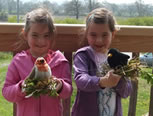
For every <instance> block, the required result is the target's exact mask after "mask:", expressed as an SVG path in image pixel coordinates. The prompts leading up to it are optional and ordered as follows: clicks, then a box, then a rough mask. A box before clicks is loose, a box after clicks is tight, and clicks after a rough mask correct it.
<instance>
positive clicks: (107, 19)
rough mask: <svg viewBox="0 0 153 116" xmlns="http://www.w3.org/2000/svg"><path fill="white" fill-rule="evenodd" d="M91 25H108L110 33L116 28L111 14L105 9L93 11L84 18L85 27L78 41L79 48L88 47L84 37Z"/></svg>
mask: <svg viewBox="0 0 153 116" xmlns="http://www.w3.org/2000/svg"><path fill="white" fill-rule="evenodd" d="M91 23H96V24H108V25H109V29H110V31H111V32H114V31H117V28H116V27H115V24H116V20H115V17H114V16H113V14H112V12H110V11H109V10H107V9H105V8H97V9H94V10H93V11H91V12H90V13H89V14H88V16H87V17H86V27H85V28H84V29H83V31H82V33H81V36H80V37H81V38H82V40H81V41H80V46H81V47H83V46H86V45H88V42H87V38H86V36H87V32H88V29H89V27H90V24H91Z"/></svg>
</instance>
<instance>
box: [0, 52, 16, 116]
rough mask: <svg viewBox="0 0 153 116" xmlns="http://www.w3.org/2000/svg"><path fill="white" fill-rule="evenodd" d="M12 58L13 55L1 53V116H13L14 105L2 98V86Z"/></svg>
mask: <svg viewBox="0 0 153 116" xmlns="http://www.w3.org/2000/svg"><path fill="white" fill-rule="evenodd" d="M11 58H12V54H10V53H7V54H4V53H0V64H1V65H0V115H1V116H13V105H12V103H10V102H8V101H6V100H5V99H4V97H3V96H2V92H1V89H2V86H3V84H4V80H5V75H6V71H7V67H8V64H9V63H10V60H11Z"/></svg>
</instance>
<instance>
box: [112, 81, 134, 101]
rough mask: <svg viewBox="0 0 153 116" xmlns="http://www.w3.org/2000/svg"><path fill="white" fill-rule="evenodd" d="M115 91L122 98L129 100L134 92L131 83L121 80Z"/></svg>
mask: <svg viewBox="0 0 153 116" xmlns="http://www.w3.org/2000/svg"><path fill="white" fill-rule="evenodd" d="M115 90H116V92H117V93H118V94H119V95H120V96H121V97H122V98H127V97H128V96H129V95H130V93H131V91H132V84H131V81H130V80H125V79H124V78H121V79H120V81H119V83H118V85H117V86H116V87H115Z"/></svg>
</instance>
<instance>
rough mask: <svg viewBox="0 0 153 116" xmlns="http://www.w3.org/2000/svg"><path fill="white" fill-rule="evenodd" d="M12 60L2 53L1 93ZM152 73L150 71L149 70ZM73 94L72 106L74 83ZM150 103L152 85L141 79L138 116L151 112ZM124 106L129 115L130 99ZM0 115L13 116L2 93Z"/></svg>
mask: <svg viewBox="0 0 153 116" xmlns="http://www.w3.org/2000/svg"><path fill="white" fill-rule="evenodd" d="M11 58H12V54H10V53H9V54H8V53H7V54H4V53H0V64H1V65H0V91H1V89H2V86H3V84H4V80H5V75H6V72H7V67H8V64H9V63H10V61H11ZM147 70H149V71H151V70H150V69H147ZM73 89H74V91H73V94H72V97H71V106H72V104H73V103H74V99H75V96H76V86H75V83H74V82H73ZM149 101H150V85H148V84H147V82H146V80H143V79H139V88H138V98H137V110H136V116H142V115H143V114H145V113H147V112H148V111H149ZM122 105H123V116H127V115H128V107H129V98H127V99H122ZM0 115H1V116H12V115H13V105H12V103H9V102H8V101H6V100H5V99H4V98H3V96H2V93H1V92H0Z"/></svg>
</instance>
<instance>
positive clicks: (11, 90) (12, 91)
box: [2, 62, 24, 102]
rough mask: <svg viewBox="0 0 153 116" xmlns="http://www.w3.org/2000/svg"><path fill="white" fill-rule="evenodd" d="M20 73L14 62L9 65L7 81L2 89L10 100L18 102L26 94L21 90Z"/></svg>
mask: <svg viewBox="0 0 153 116" xmlns="http://www.w3.org/2000/svg"><path fill="white" fill-rule="evenodd" d="M22 82H23V80H21V79H20V76H19V73H18V71H17V69H16V66H15V64H14V62H12V63H11V64H10V65H9V67H8V72H7V74H6V79H5V83H4V86H3V89H2V94H3V96H4V97H5V98H6V99H7V100H8V101H10V102H18V101H20V100H22V99H23V98H24V94H23V93H22V92H21V83H22Z"/></svg>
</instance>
